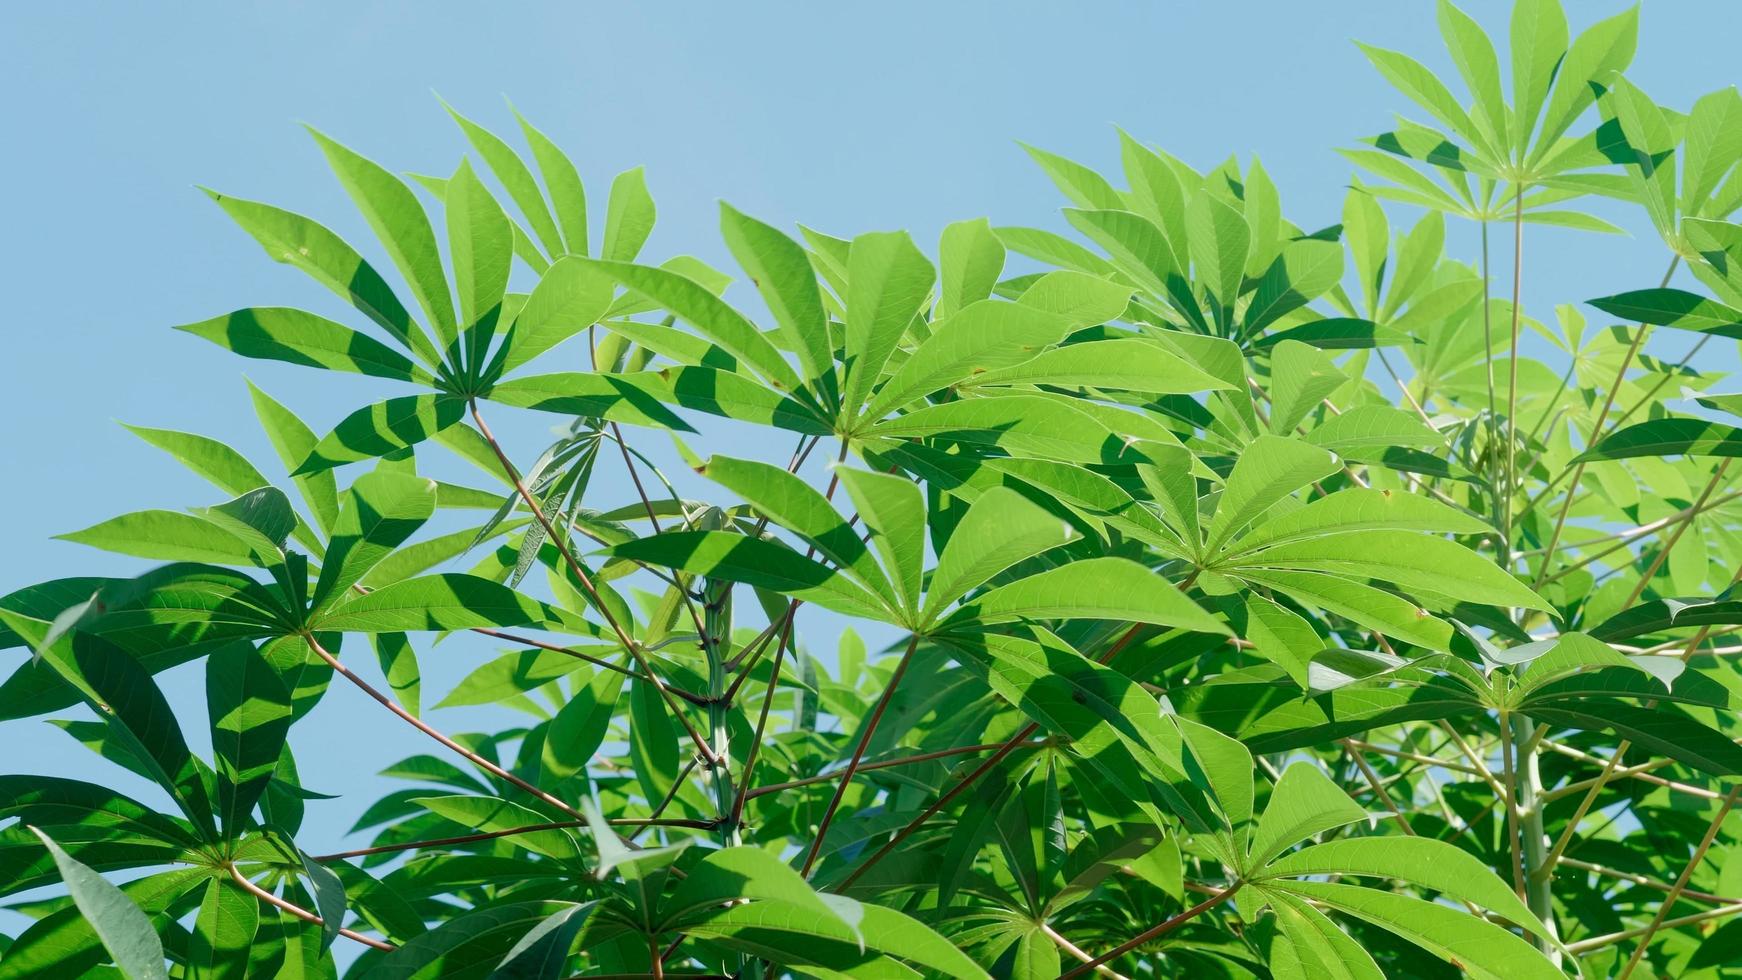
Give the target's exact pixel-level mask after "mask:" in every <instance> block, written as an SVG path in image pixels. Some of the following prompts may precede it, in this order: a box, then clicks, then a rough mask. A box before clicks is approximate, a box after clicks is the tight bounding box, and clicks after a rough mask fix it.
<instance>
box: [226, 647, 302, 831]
mask: <svg viewBox="0 0 1742 980" xmlns="http://www.w3.org/2000/svg"><path fill="white" fill-rule="evenodd" d="M206 710H207V712H208V713H209V714H210V716H211V724H212V754H213V756H214V758H215V760H216V763H217V772H218V815H219V817H220V818H221V819H222V821H223V826H224V829H225V831H226V832H227V833H228V835H229V836H230V837H232V838H234V837H235V836H236V834H237V833H238V831H239V830H240V829H241V828H242V827H243V826H244V825H245V824H246V823H247V821H248V815H249V812H250V811H252V810H253V809H254V804H255V803H256V802H257V801H258V800H259V799H260V794H261V793H264V792H265V791H266V784H267V782H268V781H270V780H271V779H272V772H273V770H274V769H275V768H276V767H277V766H278V757H279V755H280V753H281V752H282V751H283V749H284V740H285V736H286V735H287V734H289V732H290V722H291V706H290V691H289V690H288V689H287V688H286V687H285V685H284V681H283V679H282V678H281V677H280V676H279V674H278V671H276V670H274V669H273V667H272V665H271V664H269V663H267V661H266V660H265V658H263V657H262V656H261V655H260V654H259V653H257V652H256V651H255V650H254V648H253V647H252V646H251V645H249V644H245V643H233V644H229V645H227V646H225V647H222V648H221V649H219V650H217V651H216V652H214V653H213V654H212V655H211V656H210V657H209V658H207V660H206Z"/></svg>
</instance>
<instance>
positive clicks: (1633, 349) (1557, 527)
mask: <svg viewBox="0 0 1742 980" xmlns="http://www.w3.org/2000/svg"><path fill="white" fill-rule="evenodd" d="M1680 262H1681V256H1679V255H1677V256H1674V257H1673V258H1671V259H1670V263H1669V268H1668V269H1667V270H1665V272H1664V274H1663V280H1662V281H1661V282H1659V283H1658V284H1657V288H1659V289H1662V288H1663V287H1665V286H1667V285H1669V280H1670V278H1671V277H1672V276H1674V275H1675V269H1676V265H1677V264H1678V263H1680ZM1648 332H1649V330H1648V328H1647V327H1646V325H1645V324H1643V323H1641V324H1637V325H1636V326H1635V327H1634V328H1633V342H1632V343H1630V344H1628V345H1627V353H1626V354H1624V355H1623V356H1622V358H1621V367H1620V368H1619V369H1617V370H1616V372H1615V382H1614V384H1611V385H1610V386H1609V393H1608V395H1606V396H1605V397H1604V399H1603V407H1602V408H1600V409H1598V410H1597V421H1596V422H1595V423H1594V424H1593V425H1592V426H1591V443H1590V444H1591V445H1592V446H1595V445H1596V444H1597V443H1598V442H1599V441H1600V440H1601V438H1602V435H1603V423H1604V421H1605V420H1607V419H1608V418H1609V410H1610V409H1612V408H1614V407H1615V396H1616V395H1618V394H1620V393H1621V384H1622V382H1624V381H1626V380H1627V369H1628V368H1629V367H1631V366H1632V365H1633V358H1634V357H1635V355H1637V354H1638V353H1639V346H1640V345H1641V344H1642V343H1644V342H1645V335H1646V333H1648ZM1585 465H1586V464H1584V463H1579V464H1578V465H1577V466H1575V467H1573V475H1572V477H1571V480H1570V482H1569V483H1568V484H1567V499H1566V501H1565V502H1564V503H1563V504H1561V510H1560V513H1559V514H1557V515H1556V516H1555V522H1554V531H1553V532H1551V533H1550V534H1549V537H1548V547H1546V548H1544V549H1543V553H1542V568H1541V569H1540V570H1539V571H1538V572H1537V575H1536V584H1535V585H1534V586H1533V588H1541V587H1542V583H1543V580H1544V577H1545V576H1547V575H1548V569H1549V564H1550V562H1551V561H1552V560H1553V558H1554V552H1555V547H1556V546H1557V545H1559V544H1560V540H1561V530H1562V529H1563V528H1565V527H1566V523H1567V513H1568V512H1569V511H1571V510H1572V509H1573V497H1574V496H1576V495H1577V493H1578V490H1579V477H1581V476H1584V475H1585Z"/></svg>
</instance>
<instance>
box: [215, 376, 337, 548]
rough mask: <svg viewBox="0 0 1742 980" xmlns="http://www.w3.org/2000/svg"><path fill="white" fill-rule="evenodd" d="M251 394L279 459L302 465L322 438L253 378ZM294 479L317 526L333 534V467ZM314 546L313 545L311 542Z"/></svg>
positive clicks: (287, 466) (287, 464) (291, 465)
mask: <svg viewBox="0 0 1742 980" xmlns="http://www.w3.org/2000/svg"><path fill="white" fill-rule="evenodd" d="M248 395H249V398H250V399H251V400H252V401H253V403H254V413H255V415H256V416H258V417H259V419H260V427H261V428H262V429H265V430H266V436H267V438H268V439H270V440H271V441H272V448H273V449H274V450H275V451H276V452H277V453H278V458H279V461H280V462H282V463H283V464H284V468H285V469H286V470H294V469H296V468H297V467H299V466H301V465H302V461H303V460H305V459H308V457H309V454H310V453H312V452H314V449H315V446H316V444H318V443H319V442H320V440H319V439H318V438H316V437H315V434H314V432H313V430H311V429H310V428H309V427H308V426H307V425H305V424H303V421H302V420H301V419H299V418H297V417H296V415H295V413H293V412H291V410H290V409H288V408H285V407H284V406H283V405H281V404H279V403H278V402H277V401H276V400H274V399H273V397H272V396H271V395H268V394H267V393H266V392H264V391H261V390H260V389H259V388H256V387H255V386H254V384H253V382H249V384H248ZM249 469H253V466H252V465H250V466H249ZM292 479H294V480H295V482H296V488H297V492H298V493H299V494H301V495H302V499H303V501H304V502H305V503H307V504H308V508H309V511H310V513H312V514H313V515H314V520H315V524H316V526H318V527H319V528H320V529H321V530H322V531H324V532H327V533H329V534H330V533H331V532H332V529H333V524H334V522H335V521H337V520H338V517H339V491H338V480H337V478H335V477H334V476H333V471H332V470H330V469H329V470H321V471H319V472H317V473H310V474H306V475H304V476H298V477H293V478H292ZM266 482H267V481H265V480H262V481H261V482H260V483H258V484H255V485H256V486H263V485H265V483H266ZM246 489H247V488H245V487H242V488H236V489H231V490H230V492H231V493H240V492H242V491H243V490H246ZM299 537H302V538H303V540H304V543H305V544H307V543H309V540H311V539H313V538H314V536H313V535H312V534H311V535H305V536H299ZM314 544H319V541H315V542H314ZM311 547H313V546H312V545H311ZM319 551H320V549H316V553H317V554H318V553H319Z"/></svg>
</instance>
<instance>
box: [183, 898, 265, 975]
mask: <svg viewBox="0 0 1742 980" xmlns="http://www.w3.org/2000/svg"><path fill="white" fill-rule="evenodd" d="M259 928H260V903H259V901H257V900H256V899H255V898H254V896H252V895H250V894H248V893H247V892H244V891H242V890H241V889H240V888H237V887H236V886H234V885H232V884H230V883H229V882H227V881H221V880H217V879H214V880H213V881H212V882H211V883H210V884H208V885H207V886H206V895H205V898H204V899H203V900H202V901H201V902H200V912H199V915H198V916H197V917H196V918H195V919H194V931H193V940H192V942H191V943H189V949H188V966H189V971H188V976H190V977H199V978H203V980H231V978H236V980H241V978H244V977H246V976H247V975H248V967H249V958H248V951H249V948H250V947H251V946H252V945H253V944H254V936H255V933H256V932H258V930H259Z"/></svg>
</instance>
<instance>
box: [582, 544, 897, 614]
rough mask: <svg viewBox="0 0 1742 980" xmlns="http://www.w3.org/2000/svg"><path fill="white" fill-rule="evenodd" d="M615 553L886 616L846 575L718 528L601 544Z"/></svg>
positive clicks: (845, 609) (851, 611)
mask: <svg viewBox="0 0 1742 980" xmlns="http://www.w3.org/2000/svg"><path fill="white" fill-rule="evenodd" d="M607 553H608V554H610V555H612V556H613V557H616V558H623V559H627V560H629V561H636V562H643V563H645V564H649V565H659V566H661V567H664V568H675V569H678V570H679V571H684V572H689V573H691V574H694V575H704V576H709V577H713V578H722V579H725V580H727V581H729V582H743V583H745V584H747V585H754V586H756V587H757V588H761V589H772V590H773V591H775V592H779V593H781V594H783V595H787V596H791V597H792V598H794V599H802V600H804V601H805V602H809V603H814V604H816V605H819V606H822V607H823V608H825V609H833V610H834V611H836V612H839V613H845V614H847V615H849V616H863V617H865V618H868V619H877V620H887V619H888V618H889V611H888V610H886V609H884V608H883V606H882V604H881V603H880V602H878V601H877V599H876V598H875V597H874V596H872V595H871V593H869V592H866V591H865V590H864V589H862V588H860V587H859V586H857V585H854V584H852V582H850V581H849V580H848V579H847V578H846V576H844V575H842V574H840V573H839V572H836V571H835V570H833V569H831V568H829V567H828V566H827V565H824V564H822V563H821V562H817V561H812V560H811V559H809V558H806V557H804V556H803V555H801V554H799V553H798V552H796V551H793V550H792V549H790V548H785V547H782V546H780V545H778V544H775V543H773V542H772V541H764V540H761V539H759V538H750V537H745V536H744V535H742V534H730V533H727V532H724V531H667V532H666V533H664V534H656V535H652V536H650V537H645V538H637V539H635V540H633V541H626V542H624V543H623V544H620V545H616V546H615V547H612V548H610V549H608V550H607Z"/></svg>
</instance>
